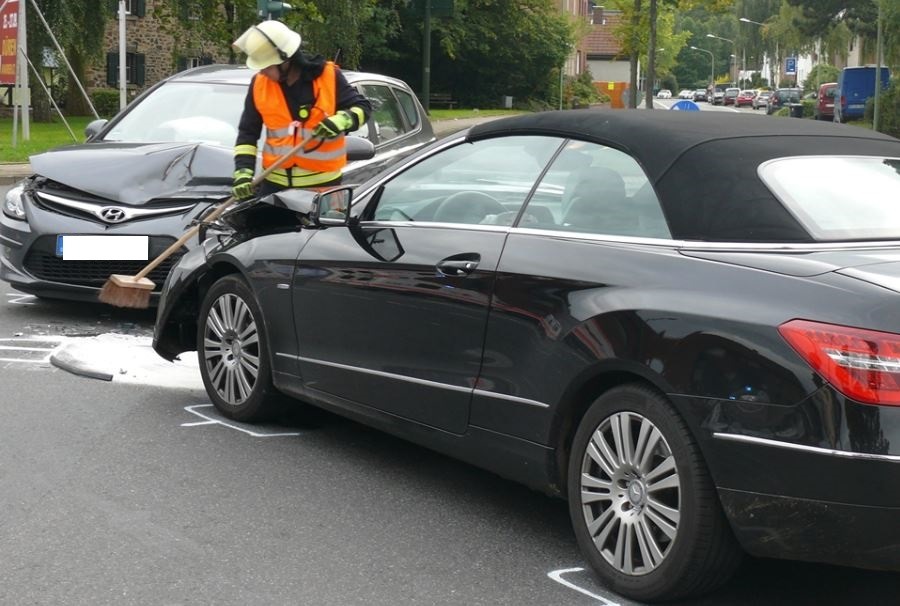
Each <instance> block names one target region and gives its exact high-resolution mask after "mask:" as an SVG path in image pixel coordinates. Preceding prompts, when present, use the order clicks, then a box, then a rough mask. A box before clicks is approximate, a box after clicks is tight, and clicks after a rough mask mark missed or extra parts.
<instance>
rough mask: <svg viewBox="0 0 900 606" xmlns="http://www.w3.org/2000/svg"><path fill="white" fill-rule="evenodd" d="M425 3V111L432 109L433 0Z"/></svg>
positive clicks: (423, 92) (423, 100)
mask: <svg viewBox="0 0 900 606" xmlns="http://www.w3.org/2000/svg"><path fill="white" fill-rule="evenodd" d="M423 1H424V4H425V24H424V26H423V27H422V106H423V107H424V108H425V113H428V112H429V111H430V110H431V107H430V105H431V103H430V98H431V0H423Z"/></svg>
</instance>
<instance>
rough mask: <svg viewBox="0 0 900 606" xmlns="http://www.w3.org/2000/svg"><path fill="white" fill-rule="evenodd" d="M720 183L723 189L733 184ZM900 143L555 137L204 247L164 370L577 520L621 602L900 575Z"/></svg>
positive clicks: (440, 163)
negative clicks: (308, 409) (364, 427)
mask: <svg viewBox="0 0 900 606" xmlns="http://www.w3.org/2000/svg"><path fill="white" fill-rule="evenodd" d="M736 158H737V159H738V161H735V159H736ZM898 201H900V141H898V140H896V139H893V138H891V137H887V136H884V135H880V134H878V133H873V132H869V131H865V130H863V129H859V128H855V127H849V126H837V127H835V126H834V125H831V124H820V123H815V122H813V121H809V120H768V121H762V120H759V118H758V117H756V116H741V115H731V114H729V115H723V114H715V113H707V112H697V113H688V112H683V113H682V112H662V111H654V112H651V111H632V112H626V111H593V110H580V111H571V112H548V113H540V114H533V115H527V116H520V117H513V118H507V119H503V120H497V121H494V122H491V123H488V124H483V125H480V126H477V127H474V128H472V129H471V130H470V131H468V132H467V133H462V134H460V135H458V136H456V137H453V138H451V139H448V140H443V141H439V142H437V143H435V144H432V145H431V146H429V147H428V148H426V149H425V150H422V151H420V152H418V153H417V154H415V155H414V156H412V157H410V158H408V159H406V160H405V161H403V162H402V163H400V164H398V165H396V166H395V167H393V168H392V169H390V170H389V171H388V172H387V173H385V174H383V175H381V176H379V177H377V178H375V179H374V180H371V181H369V182H367V183H365V184H363V185H360V186H358V187H355V188H348V187H345V188H336V189H331V190H326V191H322V192H310V191H300V190H294V191H288V192H283V193H281V194H278V195H275V196H273V197H271V198H269V199H266V200H263V201H260V202H259V203H256V204H249V205H244V206H242V207H241V208H239V209H235V211H234V212H232V213H230V214H228V215H226V217H225V218H224V221H223V223H222V224H220V225H213V226H210V229H209V231H208V234H209V236H210V237H209V238H208V239H207V240H206V241H205V243H204V245H203V246H202V247H200V248H197V249H194V250H192V251H190V252H188V253H187V254H186V255H185V256H184V257H183V258H182V259H181V260H180V262H179V263H178V265H177V266H176V267H175V268H174V270H173V271H172V273H171V275H170V277H169V279H168V281H167V283H166V284H165V287H164V289H163V293H162V299H161V305H160V308H159V310H158V316H157V322H156V329H155V336H154V347H155V349H156V351H157V352H158V353H159V354H160V355H161V356H163V357H164V358H167V359H173V358H175V357H176V356H177V355H178V354H179V353H181V352H183V351H186V350H197V351H198V352H199V359H200V366H201V373H202V376H203V380H204V383H205V385H206V388H207V391H208V393H209V396H210V398H211V399H212V401H213V402H214V403H215V405H216V406H217V407H218V408H219V410H220V411H222V412H223V413H224V414H225V415H227V416H229V417H232V418H234V419H240V420H253V419H257V418H260V417H262V416H264V415H266V414H267V413H268V412H269V411H270V410H272V408H273V407H274V406H277V405H279V403H280V402H281V400H282V399H283V398H282V394H286V395H288V396H291V397H292V398H295V399H299V400H302V401H304V402H306V403H311V404H314V405H316V406H320V407H324V408H327V409H330V410H333V411H336V412H338V413H340V414H344V415H347V416H349V417H352V418H354V419H357V420H359V421H361V422H363V423H367V424H370V425H373V426H375V427H378V428H381V429H383V430H385V431H388V432H391V433H394V434H396V435H399V436H402V437H405V438H408V439H410V440H413V441H415V442H418V443H419V444H422V445H425V446H428V447H430V448H434V449H436V450H439V451H441V452H445V453H449V454H451V455H454V456H456V457H459V458H461V459H464V460H466V461H469V462H471V463H474V464H476V465H480V466H483V467H485V468H487V469H490V470H492V471H494V472H496V473H498V474H500V475H502V476H505V477H507V478H511V479H513V480H516V481H519V482H523V483H525V484H527V485H529V486H532V487H535V488H537V489H540V490H543V491H546V492H548V493H551V494H556V495H560V496H562V497H565V498H567V499H568V502H569V504H570V512H571V518H572V524H573V526H574V529H575V534H576V536H577V539H578V542H579V544H580V547H581V549H582V551H583V553H584V556H585V558H586V559H587V560H588V561H589V563H590V565H591V566H592V567H593V569H594V570H595V571H596V572H597V573H598V575H599V576H600V577H601V579H602V580H603V581H604V582H605V584H606V585H607V586H609V587H611V588H613V589H614V590H616V591H618V592H620V593H622V594H624V595H626V596H628V597H631V598H634V599H641V600H659V599H673V598H676V597H679V596H687V595H694V594H699V593H702V592H705V591H710V590H711V589H713V588H715V587H716V586H718V585H720V584H721V583H723V582H724V581H726V580H727V579H728V578H729V575H731V573H732V572H733V571H734V570H735V568H736V566H737V565H738V563H739V561H740V556H741V554H742V552H749V553H751V554H755V555H758V556H769V557H776V558H788V559H800V560H810V561H817V562H829V563H837V564H844V565H851V566H860V567H871V568H880V569H888V570H900V212H898V208H897V204H898Z"/></svg>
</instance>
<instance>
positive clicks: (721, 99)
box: [709, 86, 725, 105]
mask: <svg viewBox="0 0 900 606" xmlns="http://www.w3.org/2000/svg"><path fill="white" fill-rule="evenodd" d="M709 102H710V103H712V104H713V105H724V103H725V89H724V88H719V87H718V86H717V87H716V88H714V89H713V91H712V94H711V95H710V97H709Z"/></svg>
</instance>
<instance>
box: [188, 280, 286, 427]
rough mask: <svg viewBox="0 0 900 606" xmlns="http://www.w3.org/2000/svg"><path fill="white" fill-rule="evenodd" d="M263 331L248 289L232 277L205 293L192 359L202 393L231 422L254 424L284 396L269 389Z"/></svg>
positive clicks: (270, 413) (263, 325)
mask: <svg viewBox="0 0 900 606" xmlns="http://www.w3.org/2000/svg"><path fill="white" fill-rule="evenodd" d="M268 346H269V341H268V335H267V333H266V326H265V323H264V322H263V318H262V313H261V311H260V309H259V305H258V304H257V302H256V298H255V297H254V296H253V292H252V291H251V290H250V287H249V286H247V284H246V283H245V282H244V281H243V280H242V279H241V278H240V277H238V276H226V277H224V278H221V279H220V280H219V281H217V282H216V283H215V284H213V285H212V287H211V288H210V289H209V290H208V291H207V293H206V296H205V297H204V298H203V304H202V305H201V306H200V316H199V321H198V322H197V356H198V358H199V361H200V376H201V377H202V378H203V385H204V386H205V387H206V393H207V394H208V395H209V397H210V399H211V400H212V403H213V405H215V407H216V409H218V411H219V412H220V413H222V414H223V415H225V416H226V417H228V418H229V419H234V420H236V421H244V422H251V421H260V420H264V419H266V418H268V417H270V416H271V415H272V413H274V412H275V411H276V410H277V409H278V408H279V407H280V406H281V404H282V403H283V402H285V401H286V399H287V398H286V397H285V396H283V395H282V394H281V393H280V392H278V391H277V390H276V389H275V386H274V385H273V383H272V371H271V365H270V361H269V360H270V358H269V350H268Z"/></svg>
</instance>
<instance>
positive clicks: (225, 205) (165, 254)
mask: <svg viewBox="0 0 900 606" xmlns="http://www.w3.org/2000/svg"><path fill="white" fill-rule="evenodd" d="M310 140H312V135H310V136H309V137H306V138H305V139H303V141H301V142H300V143H298V144H297V145H295V146H294V147H292V148H291V150H290V151H289V152H287V153H286V154H284V155H283V156H281V157H280V158H278V159H277V160H276V161H275V163H274V164H272V166H270V167H269V168H267V169H266V170H264V171H263V172H262V173H260V174H259V176H258V177H255V178H254V179H253V181H251V182H250V185H251V186H253V187H256V186H257V185H259V184H260V183H262V182H263V180H265V178H266V177H268V176H269V175H270V174H272V172H273V171H275V170H277V169H278V167H280V166H281V165H282V164H284V163H285V162H287V161H288V160H289V159H291V158H292V157H293V156H294V154H296V153H297V152H299V151H302V150H303V148H304V147H306V144H307V143H309V142H310ZM235 202H237V199H236V198H235V197H234V196H231V197H230V198H228V199H227V200H225V201H224V202H222V203H221V204H219V206H218V207H217V208H216V209H215V210H213V211H212V212H211V213H209V214H208V215H206V217H205V218H204V219H203V220H204V221H205V222H207V223H208V222H210V221H215V220H216V219H218V218H219V215H221V214H222V213H224V212H225V211H226V210H228V209H229V208H230V207H231V205H232V204H234V203H235ZM199 231H200V224H197V225H194V226H193V227H191V228H190V229H189V230H187V231H186V232H184V233H183V234H182V235H181V237H180V238H178V239H177V240H175V241H174V242H172V244H170V245H169V247H168V248H167V249H166V250H164V251H162V252H161V253H160V254H159V255H158V256H157V257H156V258H155V259H153V260H152V261H150V263H148V264H147V265H146V266H145V267H144V269H142V270H141V271H139V272H138V273H137V275H136V276H134V278H133V280H134V281H135V282H138V281H140V280H141V279H142V278H146V277H147V275H148V274H149V273H150V272H151V271H153V270H154V269H156V268H157V267H158V266H159V264H160V263H162V262H163V261H165V260H166V259H168V258H169V257H171V256H172V254H173V253H174V252H175V251H177V250H178V249H179V248H181V247H182V246H184V243H185V242H187V241H188V240H190V239H191V238H193V237H194V236H196V235H197V233H198V232H199Z"/></svg>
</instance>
